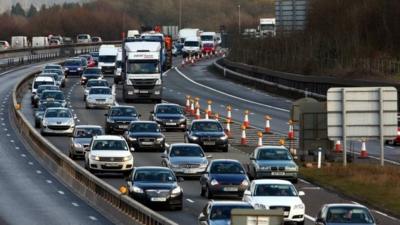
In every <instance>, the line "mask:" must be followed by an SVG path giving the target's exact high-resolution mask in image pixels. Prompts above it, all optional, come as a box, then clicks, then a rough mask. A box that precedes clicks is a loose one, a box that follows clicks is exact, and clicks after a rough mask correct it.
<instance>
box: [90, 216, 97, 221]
mask: <svg viewBox="0 0 400 225" xmlns="http://www.w3.org/2000/svg"><path fill="white" fill-rule="evenodd" d="M89 219H91V220H93V221H97V218H96V217H94V216H89Z"/></svg>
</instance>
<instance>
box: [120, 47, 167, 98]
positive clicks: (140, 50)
mask: <svg viewBox="0 0 400 225" xmlns="http://www.w3.org/2000/svg"><path fill="white" fill-rule="evenodd" d="M161 52H162V47H161V43H160V42H153V41H145V40H138V41H132V42H125V43H124V44H123V54H122V82H123V91H122V92H123V98H124V100H125V101H129V100H137V99H148V100H154V101H156V102H161V99H162V65H161V60H162V59H161Z"/></svg>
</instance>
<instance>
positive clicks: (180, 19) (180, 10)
mask: <svg viewBox="0 0 400 225" xmlns="http://www.w3.org/2000/svg"><path fill="white" fill-rule="evenodd" d="M179 29H182V0H179Z"/></svg>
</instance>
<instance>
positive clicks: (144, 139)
mask: <svg viewBox="0 0 400 225" xmlns="http://www.w3.org/2000/svg"><path fill="white" fill-rule="evenodd" d="M124 136H125V139H126V141H127V142H128V144H129V146H130V147H133V148H135V151H140V150H158V151H164V149H165V136H164V135H163V134H162V133H161V129H160V125H158V124H157V123H156V122H154V121H134V122H132V123H131V125H130V126H129V128H128V131H126V132H125V134H124Z"/></svg>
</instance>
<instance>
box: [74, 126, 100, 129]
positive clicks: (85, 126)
mask: <svg viewBox="0 0 400 225" xmlns="http://www.w3.org/2000/svg"><path fill="white" fill-rule="evenodd" d="M77 128H101V129H103V128H102V127H101V126H99V125H76V126H75V129H77Z"/></svg>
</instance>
